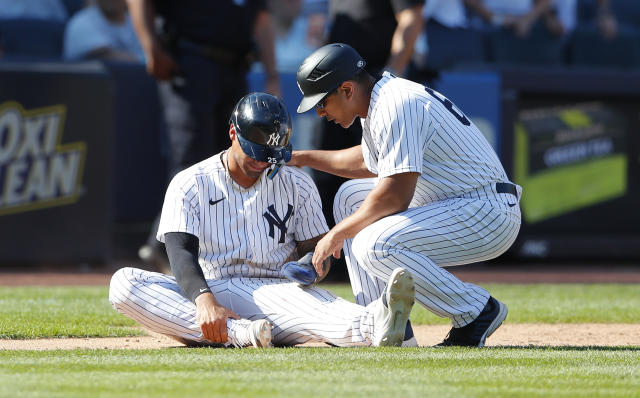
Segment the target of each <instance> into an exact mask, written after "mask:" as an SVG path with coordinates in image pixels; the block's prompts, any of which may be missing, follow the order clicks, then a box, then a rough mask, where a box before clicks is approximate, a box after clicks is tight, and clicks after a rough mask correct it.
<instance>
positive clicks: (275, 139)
mask: <svg viewBox="0 0 640 398" xmlns="http://www.w3.org/2000/svg"><path fill="white" fill-rule="evenodd" d="M278 138H280V136H279V135H278V133H272V134H271V135H270V136H269V141H267V145H273V146H276V145H278Z"/></svg>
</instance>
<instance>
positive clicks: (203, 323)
mask: <svg viewBox="0 0 640 398" xmlns="http://www.w3.org/2000/svg"><path fill="white" fill-rule="evenodd" d="M227 318H233V319H239V318H240V317H239V316H238V315H236V313H234V312H233V311H231V310H230V309H228V308H225V307H223V306H221V305H220V304H219V303H218V302H217V300H216V299H215V297H214V296H213V294H211V293H203V294H201V295H199V296H198V297H196V322H198V325H200V329H202V335H203V336H204V338H205V339H207V340H209V341H212V342H214V343H226V342H227V340H228V335H227Z"/></svg>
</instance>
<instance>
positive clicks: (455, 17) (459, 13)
mask: <svg viewBox="0 0 640 398" xmlns="http://www.w3.org/2000/svg"><path fill="white" fill-rule="evenodd" d="M422 17H423V19H424V21H425V27H427V26H429V27H433V26H435V25H438V26H439V27H441V28H442V29H464V28H467V27H468V24H467V14H466V9H465V6H464V3H463V1H462V0H428V1H427V3H426V5H425V6H424V8H423V10H422ZM428 53H429V44H428V37H427V32H426V29H425V32H424V34H421V35H419V36H418V39H417V40H416V43H415V46H414V51H413V57H412V61H413V64H414V66H415V67H417V68H418V69H422V68H424V67H425V62H426V60H427V57H428Z"/></svg>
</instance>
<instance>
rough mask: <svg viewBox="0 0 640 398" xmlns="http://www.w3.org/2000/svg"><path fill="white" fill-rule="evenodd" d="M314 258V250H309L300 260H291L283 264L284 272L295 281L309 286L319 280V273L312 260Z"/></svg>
mask: <svg viewBox="0 0 640 398" xmlns="http://www.w3.org/2000/svg"><path fill="white" fill-rule="evenodd" d="M312 259H313V252H309V253H307V254H305V255H304V257H302V258H301V259H300V260H298V261H290V262H288V263H286V264H284V265H283V266H282V274H283V275H284V276H285V277H286V278H287V279H289V280H292V281H293V282H297V283H299V284H301V285H303V286H309V285H311V284H313V283H315V282H316V281H317V280H318V274H317V273H316V269H315V268H314V267H313V264H312V262H311V260H312Z"/></svg>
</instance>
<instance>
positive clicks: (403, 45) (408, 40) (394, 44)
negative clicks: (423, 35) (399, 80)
mask: <svg viewBox="0 0 640 398" xmlns="http://www.w3.org/2000/svg"><path fill="white" fill-rule="evenodd" d="M396 19H397V20H398V26H397V27H396V31H395V32H394V34H393V39H392V40H391V54H390V56H389V61H388V63H387V68H388V69H389V70H390V71H391V72H392V73H395V74H397V75H399V76H402V75H403V74H404V71H405V69H406V67H407V64H408V63H409V60H410V59H411V54H413V46H414V44H415V42H416V39H417V38H418V35H419V34H420V32H422V28H423V25H424V20H423V18H422V5H418V6H415V7H411V8H406V9H404V10H402V11H400V12H399V13H397V14H396Z"/></svg>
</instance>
